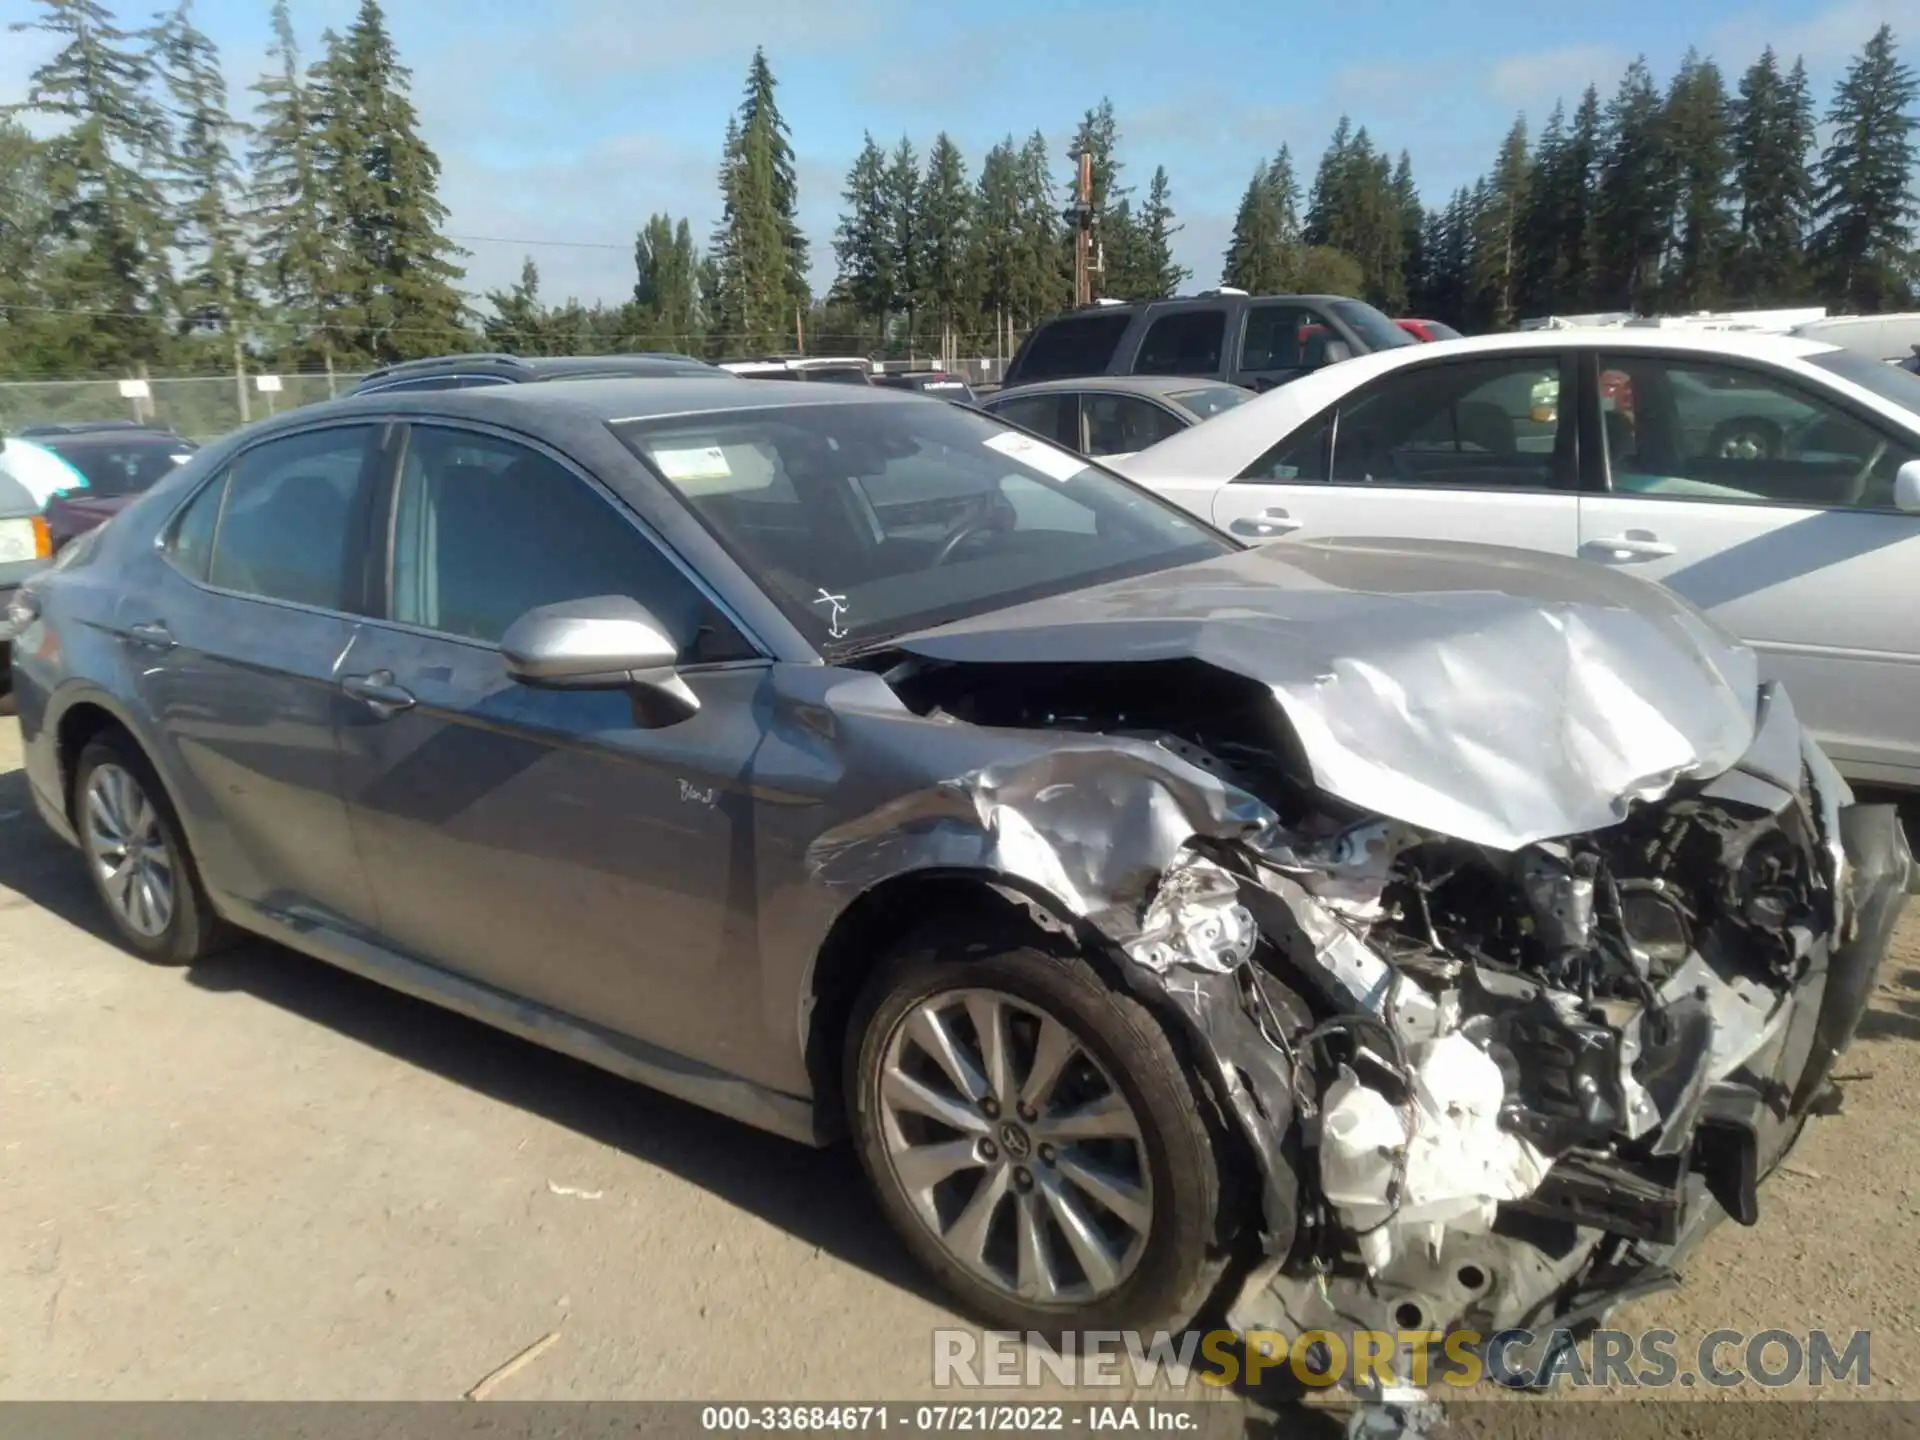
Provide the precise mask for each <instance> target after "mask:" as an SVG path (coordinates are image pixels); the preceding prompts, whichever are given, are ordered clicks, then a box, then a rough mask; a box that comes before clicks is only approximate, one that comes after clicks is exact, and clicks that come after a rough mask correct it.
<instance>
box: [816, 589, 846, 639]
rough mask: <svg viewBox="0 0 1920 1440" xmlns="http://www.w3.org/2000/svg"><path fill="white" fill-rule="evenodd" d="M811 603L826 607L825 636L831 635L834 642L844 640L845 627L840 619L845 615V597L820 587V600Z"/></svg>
mask: <svg viewBox="0 0 1920 1440" xmlns="http://www.w3.org/2000/svg"><path fill="white" fill-rule="evenodd" d="M813 603H814V604H816V605H825V606H826V607H827V634H829V635H831V636H832V637H833V638H834V639H835V640H839V639H842V638H844V637H845V635H846V633H847V627H846V625H845V623H844V622H843V621H842V620H841V618H840V617H841V616H843V615H845V614H846V613H847V597H846V596H844V595H835V594H834V593H833V592H832V591H830V590H828V589H827V587H826V586H824V585H822V586H821V587H820V598H819V599H817V600H815V601H814V602H813Z"/></svg>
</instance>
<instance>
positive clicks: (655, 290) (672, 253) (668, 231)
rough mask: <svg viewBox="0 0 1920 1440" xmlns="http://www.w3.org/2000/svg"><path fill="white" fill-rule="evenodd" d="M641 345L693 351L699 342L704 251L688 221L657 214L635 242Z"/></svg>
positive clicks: (635, 299)
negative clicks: (699, 249)
mask: <svg viewBox="0 0 1920 1440" xmlns="http://www.w3.org/2000/svg"><path fill="white" fill-rule="evenodd" d="M633 268H634V273H635V279H634V283H633V307H634V312H635V313H634V324H635V326H636V327H637V329H638V331H639V336H640V341H641V343H640V347H639V348H641V349H645V350H673V351H678V352H680V353H683V354H693V353H694V352H695V351H696V350H697V349H698V347H699V345H700V281H699V276H700V256H699V255H698V254H697V253H696V252H695V250H694V247H693V230H692V228H691V227H690V226H689V225H688V224H687V222H686V221H685V220H682V221H680V222H679V224H677V225H676V224H675V223H674V221H673V217H672V216H671V215H652V216H649V217H648V218H647V223H646V225H645V226H644V227H643V228H642V229H641V231H640V234H639V235H638V237H637V238H636V239H635V240H634V244H633Z"/></svg>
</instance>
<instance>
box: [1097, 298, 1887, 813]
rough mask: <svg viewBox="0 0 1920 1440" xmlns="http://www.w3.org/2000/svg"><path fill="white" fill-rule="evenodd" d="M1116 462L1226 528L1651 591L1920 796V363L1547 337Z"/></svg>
mask: <svg viewBox="0 0 1920 1440" xmlns="http://www.w3.org/2000/svg"><path fill="white" fill-rule="evenodd" d="M1115 468H1117V469H1119V470H1120V471H1122V472H1123V473H1124V474H1126V475H1128V476H1130V477H1132V478H1133V479H1135V480H1137V481H1139V482H1140V483H1142V484H1144V485H1146V486H1148V487H1150V488H1151V489H1153V490H1156V491H1158V492H1159V493H1160V494H1162V495H1165V496H1167V497H1168V498H1170V499H1173V500H1175V501H1177V502H1178V503H1179V504H1181V505H1183V506H1184V507H1186V508H1187V509H1188V510H1191V511H1192V512H1194V513H1195V514H1197V515H1199V516H1201V517H1203V518H1205V519H1207V520H1210V521H1212V522H1213V523H1214V524H1215V525H1217V526H1219V527H1220V528H1221V529H1224V530H1228V531H1231V532H1232V533H1233V534H1235V535H1238V536H1241V537H1242V538H1243V539H1248V540H1253V541H1256V542H1264V541H1267V540H1273V539H1279V538H1281V537H1283V536H1289V535H1323V536H1324V535H1397V536H1426V537H1433V538H1439V539H1455V540H1476V541H1483V542H1490V543H1494V544H1505V545H1515V546H1521V547H1524V548H1526V549H1530V550H1548V551H1553V552H1555V553H1558V554H1564V555H1578V556H1583V557H1585V558H1586V559H1589V560H1592V561H1596V562H1598V563H1600V564H1603V565H1609V566H1617V567H1621V568H1622V569H1625V570H1627V571H1629V572H1630V573H1633V574H1637V575H1642V576H1645V577H1646V578H1648V579H1652V580H1659V581H1663V582H1665V583H1666V584H1667V585H1670V586H1672V587H1673V588H1674V589H1675V590H1677V591H1679V592H1680V593H1681V594H1683V595H1685V596H1686V597H1688V598H1689V599H1691V600H1693V601H1694V602H1695V603H1696V604H1698V605H1700V606H1701V607H1702V608H1704V609H1705V610H1707V611H1708V612H1709V613H1710V614H1712V615H1713V616H1714V618H1715V619H1717V620H1719V621H1720V622H1721V623H1722V624H1723V625H1725V626H1726V627H1727V628H1728V629H1729V630H1731V631H1733V632H1734V633H1735V634H1736V635H1738V636H1740V637H1741V638H1742V639H1744V640H1746V641H1747V642H1748V643H1750V644H1751V645H1752V646H1753V647H1754V649H1755V650H1756V651H1758V653H1759V655H1760V659H1761V664H1762V668H1763V670H1764V671H1765V672H1766V673H1767V674H1768V675H1769V676H1771V677H1772V678H1776V679H1779V680H1782V681H1784V682H1785V683H1786V685H1787V686H1788V688H1789V690H1790V691H1791V693H1792V694H1793V696H1794V701H1795V704H1796V706H1797V707H1798V708H1799V710H1800V713H1801V715H1802V716H1803V717H1804V718H1806V719H1807V720H1808V721H1809V722H1810V726H1811V728H1812V729H1813V730H1814V731H1815V732H1816V733H1817V734H1818V735H1819V737H1820V739H1821V741H1822V743H1823V744H1824V745H1825V746H1826V748H1827V750H1828V752H1829V753H1830V754H1831V755H1832V757H1833V758H1834V760H1835V761H1836V762H1837V763H1838V765H1839V767H1840V769H1841V770H1842V771H1843V772H1844V773H1845V774H1847V775H1848V776H1849V777H1850V778H1853V779H1856V780H1862V781H1868V782H1878V783H1883V784H1890V785H1898V786H1902V787H1908V786H1912V787H1920V606H1916V604H1915V598H1916V589H1915V586H1916V579H1917V578H1920V376H1917V375H1913V374H1910V373H1908V372H1906V371H1904V370H1901V369H1899V368H1897V367H1895V366H1892V365H1886V364H1882V363H1880V362H1878V361H1875V360H1871V359H1867V358H1865V357H1863V356H1859V355H1855V354H1852V353H1850V352H1848V351H1845V350H1842V349H1840V348H1839V347H1837V346H1834V345H1828V344H1824V343H1821V342H1819V341H1813V340H1802V339H1792V338H1784V337H1776V336H1760V335H1738V334H1726V333H1718V334H1715V333H1703V332H1693V333H1687V332H1676V331H1669V330H1655V329H1648V330H1635V329H1624V330H1623V329H1609V330H1586V331H1582V330H1558V331H1539V332H1533V333H1527V334H1519V335H1499V336H1487V337H1484V338H1480V339H1473V340H1455V341H1442V342H1440V343H1438V344H1432V345H1421V346H1417V347H1408V348H1405V349H1395V350H1389V351H1384V352H1381V353H1379V354H1374V355H1366V356H1361V357H1360V358H1358V359H1354V360H1349V361H1347V362H1346V363H1344V364H1341V365H1334V366H1330V367H1328V368H1327V369H1325V370H1322V371H1320V372H1318V373H1316V374H1313V375H1309V376H1306V377H1304V378H1302V379H1300V380H1296V381H1294V382H1293V383H1292V384H1290V385H1286V386H1283V387H1281V388H1280V389H1277V390H1274V391H1272V392H1270V393H1268V394H1266V395H1263V396H1261V397H1260V398H1259V399H1257V400H1254V401H1251V402H1250V403H1248V404H1246V405H1242V406H1240V407H1239V408H1238V409H1235V410H1231V411H1228V412H1227V413H1225V414H1223V415H1220V416H1218V417H1216V418H1214V419H1212V420H1209V421H1207V422H1206V423H1205V424H1202V425H1198V426H1195V427H1194V428H1193V429H1191V430H1187V431H1185V432H1183V433H1181V434H1178V435H1175V436H1173V437H1171V438H1170V439H1167V440H1164V441H1162V442H1161V443H1159V444H1157V445H1154V446H1151V447H1149V448H1148V449H1146V450H1143V451H1141V452H1139V453H1138V454H1137V455H1134V456H1131V457H1129V458H1127V459H1124V460H1121V461H1119V462H1118V463H1117V464H1116V466H1115Z"/></svg>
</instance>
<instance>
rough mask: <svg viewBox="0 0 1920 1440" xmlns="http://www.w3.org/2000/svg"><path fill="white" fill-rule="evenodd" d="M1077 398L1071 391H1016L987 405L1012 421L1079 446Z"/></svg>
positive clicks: (1056, 441) (1073, 447) (1057, 441)
mask: <svg viewBox="0 0 1920 1440" xmlns="http://www.w3.org/2000/svg"><path fill="white" fill-rule="evenodd" d="M1076 398H1077V397H1076V395H1075V394H1074V393H1073V392H1070V391H1069V392H1055V393H1053V394H1049V395H1016V396H1015V397H1013V398H1012V399H1010V400H1001V401H998V402H996V403H995V404H993V405H990V406H988V407H987V409H988V411H989V413H991V414H994V415H998V416H999V417H1000V418H1001V419H1002V420H1005V421H1007V422H1008V423H1009V424H1012V425H1018V426H1019V427H1020V428H1021V429H1023V430H1031V431H1033V433H1034V434H1036V435H1044V436H1046V437H1047V439H1049V440H1051V441H1053V442H1054V444H1056V445H1065V446H1066V447H1067V448H1068V449H1070V450H1078V449H1079V448H1080V420H1079V412H1078V411H1077V410H1076V409H1075V408H1074V402H1075V400H1076Z"/></svg>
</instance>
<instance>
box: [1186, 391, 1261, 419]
mask: <svg viewBox="0 0 1920 1440" xmlns="http://www.w3.org/2000/svg"><path fill="white" fill-rule="evenodd" d="M1167 398H1168V399H1169V400H1171V401H1173V403H1174V404H1176V405H1178V406H1179V407H1180V408H1181V409H1183V410H1191V411H1192V412H1193V413H1194V414H1196V415H1198V416H1199V417H1200V418H1201V419H1202V420H1205V419H1207V418H1208V417H1209V416H1212V415H1218V414H1219V413H1220V412H1221V411H1222V410H1231V409H1233V407H1234V406H1236V405H1244V404H1246V403H1247V401H1249V400H1251V399H1252V398H1253V392H1252V391H1251V390H1242V389H1241V388H1240V387H1239V386H1238V385H1203V386H1201V387H1200V388H1198V389H1195V390H1171V391H1169V392H1168V393H1167Z"/></svg>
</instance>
